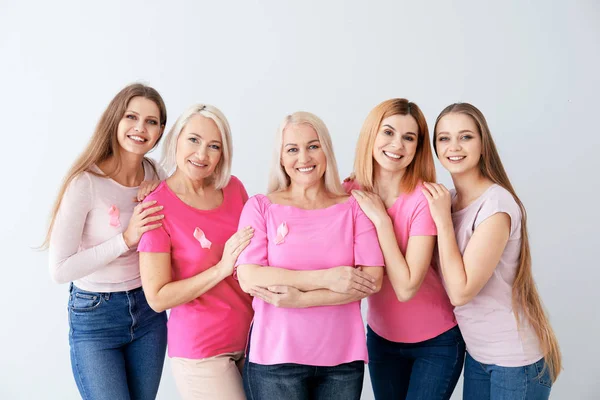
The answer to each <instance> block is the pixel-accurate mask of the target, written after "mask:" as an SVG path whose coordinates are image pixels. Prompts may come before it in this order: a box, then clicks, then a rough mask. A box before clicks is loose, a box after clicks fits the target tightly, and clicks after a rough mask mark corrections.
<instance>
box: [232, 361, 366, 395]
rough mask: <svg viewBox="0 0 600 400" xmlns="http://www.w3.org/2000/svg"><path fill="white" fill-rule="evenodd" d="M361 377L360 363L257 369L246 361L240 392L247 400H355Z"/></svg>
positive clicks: (285, 365) (263, 366) (362, 370)
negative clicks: (242, 392) (242, 386)
mask: <svg viewBox="0 0 600 400" xmlns="http://www.w3.org/2000/svg"><path fill="white" fill-rule="evenodd" d="M364 374H365V363H364V362H363V361H353V362H349V363H345V364H340V365H336V366H333V367H315V366H311V365H301V364H275V365H261V364H255V363H252V362H249V361H247V359H246V365H245V368H244V377H243V378H244V391H245V392H246V396H247V397H248V400H281V399H285V400H309V399H310V400H313V399H314V400H336V399H339V400H353V399H356V400H359V399H360V393H361V391H362V386H363V377H364Z"/></svg>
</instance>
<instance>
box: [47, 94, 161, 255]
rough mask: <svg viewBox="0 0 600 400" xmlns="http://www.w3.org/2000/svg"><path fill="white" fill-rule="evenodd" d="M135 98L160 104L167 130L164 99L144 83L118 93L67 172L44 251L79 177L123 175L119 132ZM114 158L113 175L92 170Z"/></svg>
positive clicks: (151, 163)
mask: <svg viewBox="0 0 600 400" xmlns="http://www.w3.org/2000/svg"><path fill="white" fill-rule="evenodd" d="M134 97H144V98H146V99H148V100H151V101H153V102H154V103H156V105H157V106H158V109H159V111H160V117H159V118H160V126H161V128H164V126H165V125H166V123H167V108H166V107H165V103H164V101H163V99H162V97H161V96H160V94H159V93H158V92H157V91H156V90H155V89H154V88H152V87H150V86H146V85H143V84H141V83H134V84H131V85H129V86H126V87H125V88H123V89H122V90H121V91H120V92H119V93H117V95H116V96H115V97H114V98H113V99H112V100H111V102H110V103H109V104H108V107H106V110H104V113H102V116H101V117H100V120H99V121H98V125H96V129H95V130H94V134H93V135H92V138H91V139H90V141H89V143H88V144H87V146H86V148H85V149H84V150H83V152H82V153H81V154H80V155H79V157H78V158H77V160H76V161H75V163H73V166H72V167H71V169H69V172H67V175H66V176H65V178H64V179H63V182H62V184H61V186H60V190H59V191H58V196H57V197H56V200H55V201H54V205H53V207H52V212H51V213H50V224H49V226H48V231H47V232H46V238H45V239H44V243H43V244H42V246H41V248H47V247H48V245H49V243H50V238H51V236H52V228H53V227H54V221H55V220H56V214H57V213H58V209H59V208H60V204H61V202H62V198H63V196H64V194H65V191H66V190H67V187H69V184H70V183H71V181H72V180H73V179H74V178H75V177H77V176H79V174H81V173H82V172H84V171H87V172H89V173H91V174H94V175H96V176H102V177H108V178H110V177H113V176H114V175H116V174H117V173H118V172H119V170H120V168H121V159H120V157H119V154H120V146H119V142H118V140H117V128H118V126H119V122H120V121H121V119H122V118H123V115H125V111H126V110H127V105H128V104H129V101H131V99H133V98H134ZM161 136H162V135H161ZM159 141H160V138H158V140H157V141H156V143H155V144H154V147H156V146H157V145H158V142H159ZM154 147H153V149H154ZM111 156H114V158H115V161H116V163H115V167H114V168H113V169H112V170H111V171H107V172H106V175H103V174H99V173H97V172H95V171H93V170H90V167H91V166H92V165H94V164H98V163H101V162H102V161H105V160H106V159H108V158H109V157H111ZM144 160H145V161H147V162H148V163H149V164H150V166H151V167H152V169H153V170H154V172H155V174H156V175H157V176H158V173H157V171H156V167H155V165H154V163H153V162H152V161H151V160H150V159H149V158H146V157H144Z"/></svg>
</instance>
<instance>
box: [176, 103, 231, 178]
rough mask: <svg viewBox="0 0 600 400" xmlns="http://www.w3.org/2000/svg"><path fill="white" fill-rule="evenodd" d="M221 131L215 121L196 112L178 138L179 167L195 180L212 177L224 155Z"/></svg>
mask: <svg viewBox="0 0 600 400" xmlns="http://www.w3.org/2000/svg"><path fill="white" fill-rule="evenodd" d="M221 140H222V139H221V132H219V128H218V127H217V125H216V124H215V122H214V121H213V120H212V119H210V118H206V117H204V116H203V115H199V114H195V115H193V116H192V117H190V119H189V120H188V122H187V124H185V126H184V127H183V130H182V131H181V133H180V134H179V137H178V138H177V150H176V161H177V169H178V170H179V171H181V172H183V173H184V174H185V175H186V176H187V177H188V178H190V179H191V180H194V181H201V180H204V179H206V178H208V177H210V176H211V175H212V174H213V172H214V171H215V169H216V168H217V166H218V165H219V161H220V160H221V157H222V148H223V143H222V142H221Z"/></svg>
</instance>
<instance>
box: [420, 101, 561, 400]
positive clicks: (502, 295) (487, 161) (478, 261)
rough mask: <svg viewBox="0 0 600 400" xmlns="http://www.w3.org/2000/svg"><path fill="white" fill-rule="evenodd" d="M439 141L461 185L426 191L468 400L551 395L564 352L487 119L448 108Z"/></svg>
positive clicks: (437, 131)
mask: <svg viewBox="0 0 600 400" xmlns="http://www.w3.org/2000/svg"><path fill="white" fill-rule="evenodd" d="M433 145H434V149H435V151H436V154H437V156H438V158H439V160H440V162H441V163H442V165H443V166H444V168H446V169H447V170H448V171H449V172H450V174H451V175H452V180H453V182H454V186H455V187H456V191H452V192H450V191H448V190H447V189H446V188H445V187H444V186H443V185H440V184H436V183H425V184H424V185H425V187H426V189H423V193H424V194H425V196H426V197H427V200H428V202H429V205H430V208H431V214H432V216H433V219H434V221H435V223H436V226H437V229H438V247H439V259H440V268H441V271H442V275H443V278H444V284H445V286H446V290H447V292H448V295H449V297H450V299H451V301H452V304H454V305H455V306H456V308H455V310H454V313H455V315H456V319H457V320H458V324H459V326H460V329H461V331H462V333H463V336H464V338H465V342H466V344H467V357H466V361H465V373H464V378H465V380H464V390H463V398H464V399H466V400H475V399H476V400H485V399H499V398H502V399H507V400H511V399H536V400H537V399H547V398H548V397H549V395H550V389H551V386H552V383H553V382H554V381H555V380H556V377H557V376H558V374H559V373H560V370H561V355H560V351H559V348H558V342H557V340H556V337H555V335H554V332H553V331H552V328H551V326H550V324H549V322H548V318H547V317H546V314H545V312H544V310H543V307H542V304H541V301H540V298H539V295H538V292H537V290H536V288H535V283H534V281H533V277H532V271H531V253H530V250H529V241H528V238H527V227H526V214H525V209H524V207H523V204H522V203H521V201H520V200H519V198H518V197H517V195H516V193H515V191H514V189H513V187H512V185H511V183H510V180H509V179H508V176H507V174H506V172H505V170H504V167H503V166H502V162H501V160H500V157H499V156H498V152H497V151H496V146H495V144H494V141H493V140H492V136H491V134H490V130H489V128H488V126H487V122H486V120H485V118H484V116H483V114H482V113H481V112H480V111H479V110H478V109H477V108H475V107H474V106H472V105H471V104H467V103H458V104H452V105H450V106H448V107H446V108H445V109H444V110H443V111H442V113H441V114H440V115H439V117H438V118H437V121H436V124H435V128H434V136H433Z"/></svg>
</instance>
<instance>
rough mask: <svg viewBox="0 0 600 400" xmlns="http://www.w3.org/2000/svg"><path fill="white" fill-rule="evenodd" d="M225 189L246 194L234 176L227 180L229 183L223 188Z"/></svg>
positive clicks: (242, 185) (240, 182) (241, 184)
mask: <svg viewBox="0 0 600 400" xmlns="http://www.w3.org/2000/svg"><path fill="white" fill-rule="evenodd" d="M225 188H226V189H227V190H235V191H243V192H246V188H245V187H244V184H243V183H242V181H240V180H239V179H238V177H237V176H235V175H231V177H230V178H229V182H228V183H227V186H225Z"/></svg>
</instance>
